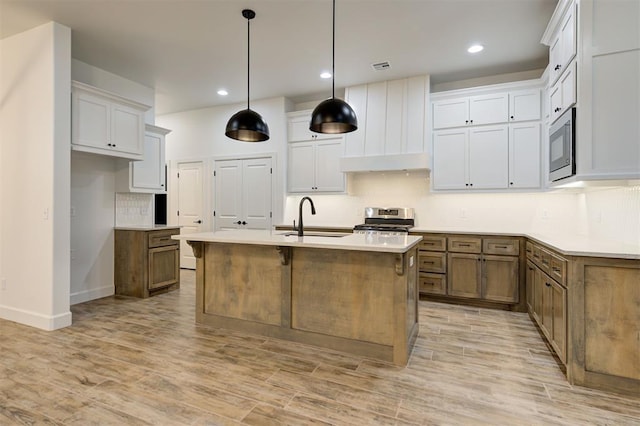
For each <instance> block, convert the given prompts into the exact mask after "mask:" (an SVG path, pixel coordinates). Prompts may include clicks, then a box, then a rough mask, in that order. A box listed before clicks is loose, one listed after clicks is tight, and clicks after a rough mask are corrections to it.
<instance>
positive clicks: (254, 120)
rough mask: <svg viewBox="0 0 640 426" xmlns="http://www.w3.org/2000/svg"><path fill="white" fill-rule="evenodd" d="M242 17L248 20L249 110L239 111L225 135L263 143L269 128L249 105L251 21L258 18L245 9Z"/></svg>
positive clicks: (230, 121)
mask: <svg viewBox="0 0 640 426" xmlns="http://www.w3.org/2000/svg"><path fill="white" fill-rule="evenodd" d="M242 16H244V17H245V18H247V109H243V110H242V111H238V112H236V113H235V114H233V115H232V116H231V118H230V119H229V121H228V122H227V128H226V130H225V132H224V134H225V135H227V136H228V137H230V138H231V139H236V140H239V141H243V142H263V141H266V140H269V126H267V123H266V122H265V121H264V120H263V119H262V116H261V115H260V114H258V113H257V112H255V111H253V110H252V109H251V108H250V104H249V58H250V52H251V49H250V44H249V40H250V34H251V33H250V29H249V25H250V21H251V20H252V19H253V18H255V17H256V13H255V12H254V11H253V10H251V9H244V10H243V11H242Z"/></svg>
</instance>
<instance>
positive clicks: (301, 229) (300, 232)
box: [293, 197, 316, 237]
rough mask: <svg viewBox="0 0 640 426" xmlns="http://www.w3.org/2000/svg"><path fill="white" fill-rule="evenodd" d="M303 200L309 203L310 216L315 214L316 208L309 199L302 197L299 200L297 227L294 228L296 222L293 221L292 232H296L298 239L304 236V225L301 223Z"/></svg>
mask: <svg viewBox="0 0 640 426" xmlns="http://www.w3.org/2000/svg"><path fill="white" fill-rule="evenodd" d="M304 200H309V203H311V214H316V208H315V206H314V205H313V200H312V199H311V198H309V197H302V200H300V205H299V206H298V227H297V228H296V221H295V220H294V221H293V230H294V231H298V237H303V236H304V224H303V223H302V205H303V204H304Z"/></svg>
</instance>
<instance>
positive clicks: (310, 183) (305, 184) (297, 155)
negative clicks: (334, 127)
mask: <svg viewBox="0 0 640 426" xmlns="http://www.w3.org/2000/svg"><path fill="white" fill-rule="evenodd" d="M314 149H315V146H314V142H297V143H290V144H289V162H288V164H289V167H288V172H289V176H288V186H289V192H311V191H313V190H314V189H315V186H316V185H315V160H314V157H315V152H314Z"/></svg>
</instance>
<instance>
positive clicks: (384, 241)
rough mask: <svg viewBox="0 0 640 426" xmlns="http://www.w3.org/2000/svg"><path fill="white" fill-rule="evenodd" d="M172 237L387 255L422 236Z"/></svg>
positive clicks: (244, 232)
mask: <svg viewBox="0 0 640 426" xmlns="http://www.w3.org/2000/svg"><path fill="white" fill-rule="evenodd" d="M336 235H340V236H336ZM172 238H173V239H176V240H187V241H202V242H209V243H231V244H254V245H268V246H285V247H307V248H323V249H334V250H358V251H376V252H386V253H405V252H407V251H408V250H409V249H411V248H412V247H414V246H415V245H416V244H418V243H419V242H420V241H421V240H422V237H421V236H417V235H404V236H403V235H391V236H385V235H367V234H335V233H333V234H332V233H321V232H308V235H305V236H304V237H298V236H297V235H296V234H295V232H292V231H280V230H276V231H268V230H249V229H241V230H227V231H216V232H200V233H193V234H183V235H174V236H173V237H172Z"/></svg>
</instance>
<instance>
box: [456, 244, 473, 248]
mask: <svg viewBox="0 0 640 426" xmlns="http://www.w3.org/2000/svg"><path fill="white" fill-rule="evenodd" d="M458 245H459V246H460V247H471V244H458Z"/></svg>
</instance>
